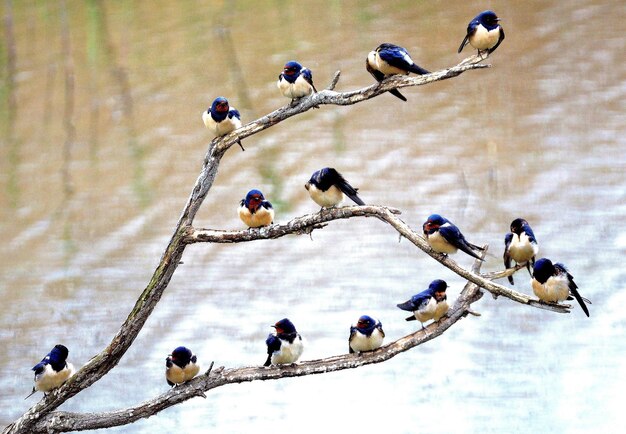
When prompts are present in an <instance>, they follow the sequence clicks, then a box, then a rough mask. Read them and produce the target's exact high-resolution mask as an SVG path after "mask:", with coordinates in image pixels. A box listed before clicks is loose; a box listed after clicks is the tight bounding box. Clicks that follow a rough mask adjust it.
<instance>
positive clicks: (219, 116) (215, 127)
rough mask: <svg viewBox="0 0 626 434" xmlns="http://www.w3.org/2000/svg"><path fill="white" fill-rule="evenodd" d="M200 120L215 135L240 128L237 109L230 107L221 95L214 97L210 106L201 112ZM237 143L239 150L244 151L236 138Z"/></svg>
mask: <svg viewBox="0 0 626 434" xmlns="http://www.w3.org/2000/svg"><path fill="white" fill-rule="evenodd" d="M202 121H203V122H204V126H205V127H207V129H208V130H209V131H211V132H212V133H213V135H215V136H216V137H217V136H223V135H225V134H228V133H230V132H231V131H234V130H236V129H237V128H241V116H240V115H239V111H238V110H237V109H236V108H234V107H230V106H229V105H228V100H227V99H226V98H224V97H223V96H218V97H217V98H215V100H214V101H213V104H211V107H209V109H208V110H207V111H205V112H204V113H202ZM237 143H238V144H239V146H240V147H241V150H242V151H245V149H243V145H242V144H241V141H239V140H237Z"/></svg>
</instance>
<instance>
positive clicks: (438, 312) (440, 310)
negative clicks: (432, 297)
mask: <svg viewBox="0 0 626 434" xmlns="http://www.w3.org/2000/svg"><path fill="white" fill-rule="evenodd" d="M448 309H449V306H448V302H447V301H446V300H444V301H440V302H439V303H437V306H436V307H435V312H434V313H433V319H434V320H435V321H439V320H440V319H441V318H442V317H443V316H444V315H445V314H446V313H448Z"/></svg>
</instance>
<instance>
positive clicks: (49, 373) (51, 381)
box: [35, 363, 74, 392]
mask: <svg viewBox="0 0 626 434" xmlns="http://www.w3.org/2000/svg"><path fill="white" fill-rule="evenodd" d="M73 374H74V367H73V366H72V365H71V364H69V363H68V365H67V368H66V369H62V370H61V371H60V372H57V371H55V370H54V369H52V366H50V365H46V367H45V368H44V371H43V372H42V373H41V374H39V375H38V376H37V378H36V379H35V390H40V391H42V392H49V391H51V390H53V389H56V388H57V387H59V386H61V385H62V384H63V383H65V381H67V379H68V378H70V377H71V376H72V375H73Z"/></svg>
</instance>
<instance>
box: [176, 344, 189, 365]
mask: <svg viewBox="0 0 626 434" xmlns="http://www.w3.org/2000/svg"><path fill="white" fill-rule="evenodd" d="M192 357H193V353H192V352H191V350H190V349H189V348H187V347H176V349H175V350H174V351H172V362H174V363H175V364H177V365H178V366H185V365H187V364H188V363H189V361H190V360H191V358H192Z"/></svg>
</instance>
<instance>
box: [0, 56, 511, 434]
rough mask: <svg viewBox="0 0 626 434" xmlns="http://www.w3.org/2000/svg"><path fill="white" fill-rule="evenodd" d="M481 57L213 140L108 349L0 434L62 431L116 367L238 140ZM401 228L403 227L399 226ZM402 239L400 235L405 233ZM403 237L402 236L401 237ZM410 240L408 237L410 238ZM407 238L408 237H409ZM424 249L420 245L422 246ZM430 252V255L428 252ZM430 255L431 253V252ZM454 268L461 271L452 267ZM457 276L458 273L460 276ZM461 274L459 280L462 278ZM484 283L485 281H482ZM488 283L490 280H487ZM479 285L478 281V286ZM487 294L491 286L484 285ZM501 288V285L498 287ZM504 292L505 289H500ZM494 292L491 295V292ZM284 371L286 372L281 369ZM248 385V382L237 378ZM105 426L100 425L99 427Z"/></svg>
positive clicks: (335, 95) (325, 99)
mask: <svg viewBox="0 0 626 434" xmlns="http://www.w3.org/2000/svg"><path fill="white" fill-rule="evenodd" d="M483 60H485V59H481V58H479V57H477V56H472V57H470V58H468V59H465V60H464V61H463V62H461V63H460V64H459V65H456V66H454V67H452V68H449V69H445V70H442V71H437V72H433V73H431V74H428V75H424V76H419V77H390V78H388V79H386V80H384V81H383V82H382V83H376V84H374V85H372V86H370V87H367V88H364V89H359V90H355V91H351V92H343V93H342V92H335V91H334V90H332V89H334V86H335V85H336V83H337V80H338V79H339V75H338V74H336V75H335V77H334V79H333V81H332V82H331V84H330V85H329V86H328V89H325V90H323V91H321V92H319V93H316V94H313V95H312V96H311V97H308V98H302V99H301V100H299V101H298V102H297V103H296V104H295V105H293V106H292V105H288V106H285V107H281V108H279V109H278V110H275V111H274V112H272V113H270V114H268V115H266V116H263V117H262V118H260V119H258V120H256V121H253V122H250V123H248V124H246V125H245V126H243V127H242V128H239V129H238V130H236V131H234V132H232V133H230V134H228V135H226V136H223V137H218V138H216V139H214V140H213V141H212V142H211V143H210V145H209V148H208V150H207V154H206V156H205V158H204V161H203V165H202V169H201V172H200V175H199V176H198V179H197V180H196V184H195V185H194V187H193V190H192V192H191V194H190V196H189V198H188V200H187V203H186V205H185V207H184V209H183V212H182V214H181V216H180V218H179V221H178V223H177V225H176V228H175V229H174V232H173V235H172V238H171V239H170V242H169V243H168V245H167V247H166V249H165V251H164V252H163V255H162V257H161V260H160V262H159V264H158V266H157V268H156V270H155V271H154V274H153V276H152V278H151V280H150V282H149V283H148V285H147V286H146V288H145V289H144V290H143V292H142V293H141V294H140V296H139V298H138V299H137V302H136V303H135V306H134V307H133V309H132V310H131V312H130V314H129V315H128V317H127V319H126V320H125V321H124V323H123V324H122V325H121V327H120V329H119V331H118V332H117V334H116V335H115V336H114V337H113V339H112V340H111V342H110V343H109V345H108V346H107V347H106V348H104V349H103V350H102V351H101V352H100V353H99V354H97V355H95V356H94V357H93V358H92V359H90V360H89V361H88V362H87V363H86V364H85V365H84V366H83V367H82V368H81V369H80V370H79V371H78V372H77V373H76V374H75V375H74V376H73V377H72V378H71V379H70V380H69V381H68V382H67V383H66V384H64V385H63V386H62V387H60V388H59V389H57V390H55V391H54V392H53V393H49V394H48V395H47V396H45V397H44V398H43V399H41V400H40V401H39V402H38V403H37V404H35V405H34V406H33V407H31V408H30V409H29V410H28V411H27V412H26V413H24V414H23V415H22V416H21V417H20V418H19V419H17V420H16V421H15V422H13V423H12V424H10V425H8V426H7V427H6V428H5V429H4V431H3V433H4V434H9V433H11V434H22V433H29V434H31V433H38V432H47V433H48V432H61V431H62V430H63V429H62V427H64V426H65V425H64V423H65V422H64V421H67V420H69V419H68V417H67V414H68V413H65V412H54V413H53V411H54V410H56V409H57V408H58V407H59V406H60V405H61V404H63V403H64V402H65V401H67V400H68V399H70V398H71V397H73V396H74V395H76V394H78V393H79V392H81V391H82V390H84V389H85V388H87V387H89V386H91V385H92V384H93V383H95V382H96V381H98V380H99V379H100V378H102V377H103V376H104V375H106V374H107V373H108V372H109V371H110V370H111V369H113V367H115V366H116V365H117V363H118V362H119V361H120V359H121V358H122V356H123V355H124V354H125V353H126V351H127V350H128V348H129V347H130V346H131V345H132V343H133V342H134V340H135V338H136V337H137V335H138V334H139V331H140V330H141V329H142V327H143V325H144V324H145V322H146V321H147V319H148V318H149V316H150V314H151V313H152V311H153V309H154V307H155V306H156V304H157V303H158V302H159V300H160V299H161V296H162V295H163V292H164V291H165V289H166V288H167V286H168V284H169V281H170V279H171V277H172V275H173V274H174V272H175V271H176V268H177V267H178V264H179V263H180V261H181V258H182V255H183V252H184V250H185V247H186V246H187V244H188V236H189V231H190V230H191V228H192V223H193V219H194V217H195V215H196V213H197V211H198V209H199V208H200V206H201V205H202V203H203V201H204V199H205V197H206V195H207V194H208V192H209V190H210V189H211V186H212V185H213V181H214V180H215V177H216V175H217V170H218V167H219V163H220V161H221V159H222V157H223V156H224V153H225V152H226V151H227V150H228V149H229V148H230V147H231V146H232V145H233V144H235V143H237V142H238V140H241V139H244V138H245V137H249V136H251V135H253V134H255V133H257V132H259V131H262V130H264V129H266V128H269V127H271V126H272V125H275V124H277V123H279V122H281V121H283V120H285V119H288V118H290V117H292V116H295V115H297V114H300V113H303V112H305V111H307V110H309V109H311V108H313V107H316V106H320V105H328V104H333V105H350V104H356V103H358V102H361V101H365V100H367V99H370V98H373V97H375V96H378V95H380V94H382V93H384V92H386V91H388V90H391V89H398V88H403V87H408V86H421V85H424V84H428V83H433V82H436V81H440V80H446V79H448V78H452V77H456V76H458V75H460V74H462V73H463V72H465V71H468V70H471V69H479V68H486V67H488V65H483V64H480V63H479V62H481V61H483ZM385 214H386V216H387V217H386V218H385V220H386V221H387V222H388V223H390V224H391V225H392V226H394V227H396V226H395V225H397V226H398V227H401V229H399V228H398V227H396V229H397V230H398V231H399V232H400V233H403V231H405V232H407V233H408V234H409V235H411V233H409V232H408V231H407V230H408V227H404V226H405V225H404V223H401V221H400V220H397V221H395V220H391V219H390V216H393V214H392V213H391V212H390V211H386V212H385ZM403 225H404V226H403ZM403 235H404V233H403ZM405 236H406V235H405ZM411 236H412V235H411ZM407 238H409V237H408V236H407ZM409 239H410V240H411V241H412V242H413V243H414V244H415V245H417V246H418V247H420V248H422V250H424V248H423V246H422V244H423V243H424V241H423V239H421V237H419V238H415V237H414V238H413V239H412V238H409ZM421 246H422V247H421ZM425 251H426V250H425ZM427 253H428V252H427ZM429 254H430V255H431V256H433V257H435V258H436V256H434V255H436V254H432V253H429ZM440 262H441V263H442V264H444V265H446V266H447V267H448V268H451V269H453V271H456V270H455V269H454V268H452V264H454V266H456V264H455V263H454V262H452V261H450V260H448V259H446V260H440ZM456 268H457V269H460V267H458V266H456ZM460 270H462V271H463V272H464V273H465V274H467V275H469V276H470V277H471V279H469V280H471V281H474V280H476V279H481V278H480V277H479V276H477V275H476V274H475V273H471V272H467V271H466V270H463V269H460ZM459 274H460V273H459ZM465 274H462V275H463V277H466V276H465ZM482 282H483V283H484V282H487V281H486V280H484V279H482ZM487 283H489V282H487ZM479 284H480V283H479ZM485 288H487V289H488V290H490V291H492V290H491V289H489V287H487V286H485ZM494 288H496V291H497V292H501V289H498V288H497V287H494ZM500 288H504V287H500ZM504 289H505V290H506V288H504ZM492 292H493V291H492ZM502 294H503V295H505V293H504V292H502ZM285 372H288V371H285ZM241 381H249V380H241ZM131 419H132V418H131V417H130V416H128V419H127V420H128V422H126V423H130V422H131ZM103 427H104V426H103Z"/></svg>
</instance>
